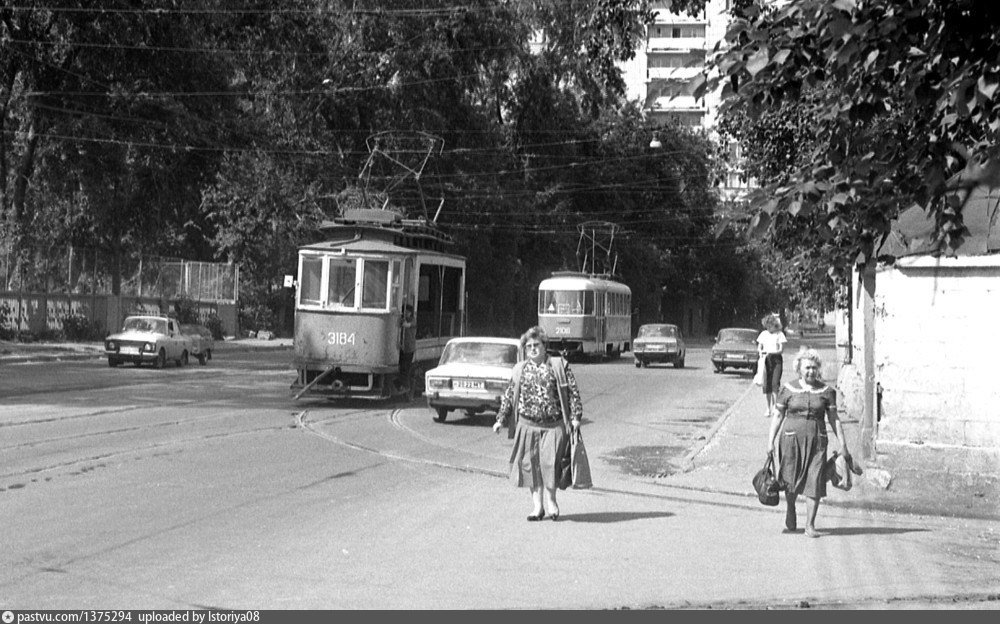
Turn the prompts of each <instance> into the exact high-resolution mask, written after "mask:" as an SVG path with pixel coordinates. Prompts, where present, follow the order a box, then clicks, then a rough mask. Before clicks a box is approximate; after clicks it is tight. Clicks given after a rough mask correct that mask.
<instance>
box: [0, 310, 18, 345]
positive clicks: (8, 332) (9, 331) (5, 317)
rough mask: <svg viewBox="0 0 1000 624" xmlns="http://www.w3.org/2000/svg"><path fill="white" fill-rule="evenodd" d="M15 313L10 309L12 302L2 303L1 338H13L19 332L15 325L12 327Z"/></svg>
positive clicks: (0, 317)
mask: <svg viewBox="0 0 1000 624" xmlns="http://www.w3.org/2000/svg"><path fill="white" fill-rule="evenodd" d="M12 316H13V313H12V311H11V309H10V304H9V303H7V302H3V303H0V340H13V339H14V336H15V335H16V334H17V332H16V331H15V330H14V328H13V327H10V324H11V322H12V321H13V319H12V318H11V317H12Z"/></svg>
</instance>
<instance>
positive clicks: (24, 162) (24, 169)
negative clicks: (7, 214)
mask: <svg viewBox="0 0 1000 624" xmlns="http://www.w3.org/2000/svg"><path fill="white" fill-rule="evenodd" d="M30 115H31V121H30V123H29V124H28V142H27V144H26V145H25V149H24V156H22V157H21V165H20V166H19V167H18V170H17V177H16V178H15V179H14V197H13V202H12V204H11V209H12V212H13V219H12V220H13V222H14V223H15V225H16V226H17V227H18V229H19V230H20V229H23V228H22V226H23V225H24V221H25V220H26V218H25V214H24V213H25V210H24V201H25V197H26V196H27V193H28V182H29V181H30V180H31V174H32V172H33V171H34V169H35V149H36V148H37V147H38V132H37V131H36V124H37V121H38V116H37V113H35V111H34V110H32V111H31V113H30Z"/></svg>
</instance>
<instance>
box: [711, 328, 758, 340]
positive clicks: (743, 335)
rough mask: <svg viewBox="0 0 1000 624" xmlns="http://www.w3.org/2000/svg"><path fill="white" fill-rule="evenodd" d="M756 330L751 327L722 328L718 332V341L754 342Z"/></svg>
mask: <svg viewBox="0 0 1000 624" xmlns="http://www.w3.org/2000/svg"><path fill="white" fill-rule="evenodd" d="M756 341H757V332H755V331H754V330H752V329H723V330H722V331H720V332H719V342H727V343H729V342H746V343H750V344H754V343H755V342H756Z"/></svg>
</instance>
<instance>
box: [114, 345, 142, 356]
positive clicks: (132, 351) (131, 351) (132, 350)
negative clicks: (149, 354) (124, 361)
mask: <svg viewBox="0 0 1000 624" xmlns="http://www.w3.org/2000/svg"><path fill="white" fill-rule="evenodd" d="M118 352H119V353H124V354H126V355H139V347H122V348H121V349H119V350H118Z"/></svg>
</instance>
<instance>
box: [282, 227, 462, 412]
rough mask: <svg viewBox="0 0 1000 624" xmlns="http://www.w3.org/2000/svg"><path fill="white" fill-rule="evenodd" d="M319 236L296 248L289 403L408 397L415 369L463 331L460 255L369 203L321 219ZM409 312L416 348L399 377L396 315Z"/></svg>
mask: <svg viewBox="0 0 1000 624" xmlns="http://www.w3.org/2000/svg"><path fill="white" fill-rule="evenodd" d="M321 230H322V231H323V232H325V233H329V238H328V240H325V241H323V242H319V243H315V244H309V245H304V246H302V247H300V248H299V252H298V279H297V281H296V284H295V337H294V366H295V370H296V378H295V381H294V382H293V384H292V386H291V389H292V390H293V391H295V392H296V394H295V395H294V399H299V398H301V397H303V396H325V397H328V398H338V397H343V398H348V397H351V398H373V399H385V398H388V397H390V396H392V395H396V394H403V393H405V394H406V395H408V396H409V397H410V398H412V397H413V396H414V395H415V394H416V393H417V391H418V386H419V385H420V383H421V382H422V380H423V372H422V371H423V369H425V368H427V367H428V364H429V363H431V362H433V363H435V364H436V362H437V359H438V358H439V357H440V355H441V351H442V350H443V349H444V346H445V343H447V342H448V339H449V338H452V337H455V336H462V335H464V333H465V309H464V305H465V264H466V263H465V258H464V257H462V256H460V255H456V254H453V253H449V252H448V251H447V249H448V248H449V247H450V246H451V245H452V244H453V241H452V240H451V238H450V237H448V236H447V235H446V234H444V233H443V232H442V231H441V230H439V229H438V228H437V227H436V226H435V225H434V224H433V223H428V222H427V221H426V220H423V219H412V220H409V219H403V218H402V216H401V215H398V214H397V213H395V212H391V211H386V210H375V209H355V210H349V211H345V213H344V215H343V217H342V218H339V219H335V220H333V221H324V222H323V225H322V227H321ZM406 304H410V305H412V306H413V308H414V314H415V320H416V330H417V350H416V353H415V354H414V357H413V365H412V366H411V367H410V371H411V375H410V379H406V380H404V379H400V378H399V345H400V340H401V327H400V316H401V314H402V310H403V306H404V305H406Z"/></svg>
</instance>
